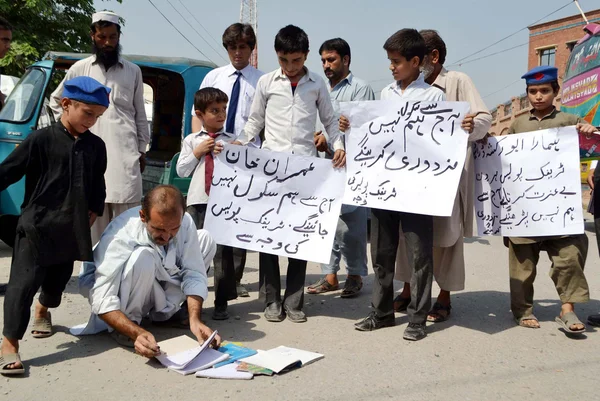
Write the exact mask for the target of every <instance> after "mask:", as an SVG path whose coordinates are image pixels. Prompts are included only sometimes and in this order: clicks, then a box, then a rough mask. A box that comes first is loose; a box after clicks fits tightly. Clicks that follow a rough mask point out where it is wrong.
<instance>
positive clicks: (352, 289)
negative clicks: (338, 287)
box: [340, 277, 363, 298]
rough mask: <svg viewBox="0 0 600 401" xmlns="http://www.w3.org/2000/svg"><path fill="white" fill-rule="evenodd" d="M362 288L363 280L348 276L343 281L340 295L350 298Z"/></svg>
mask: <svg viewBox="0 0 600 401" xmlns="http://www.w3.org/2000/svg"><path fill="white" fill-rule="evenodd" d="M362 288H363V282H362V279H361V280H357V279H355V278H354V277H348V278H347V279H346V283H344V290H343V291H342V294H341V295H340V297H341V298H352V297H354V296H356V295H358V293H359V292H360V290H362Z"/></svg>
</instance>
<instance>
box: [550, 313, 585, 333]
mask: <svg viewBox="0 0 600 401" xmlns="http://www.w3.org/2000/svg"><path fill="white" fill-rule="evenodd" d="M554 321H555V322H556V323H558V325H559V326H560V327H562V328H563V329H564V330H565V331H566V332H567V333H571V334H579V333H583V332H584V331H585V324H583V322H582V321H581V320H579V318H578V317H577V315H576V314H575V312H568V313H565V314H564V315H562V317H561V316H557V317H556V319H554ZM576 324H580V325H582V326H583V328H582V329H579V330H573V329H572V328H571V326H573V325H576Z"/></svg>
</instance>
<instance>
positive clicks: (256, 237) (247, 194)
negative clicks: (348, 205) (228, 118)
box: [204, 145, 345, 263]
mask: <svg viewBox="0 0 600 401" xmlns="http://www.w3.org/2000/svg"><path fill="white" fill-rule="evenodd" d="M344 177H345V176H344V171H343V170H340V169H334V168H333V166H332V163H331V160H325V159H319V158H315V157H305V156H295V155H291V154H286V153H279V152H270V151H266V150H261V149H254V148H249V147H242V146H235V145H225V148H224V150H223V152H222V153H221V154H219V155H218V156H217V157H216V159H215V170H214V174H213V182H212V187H211V192H210V199H209V203H208V209H207V212H206V219H205V222H204V228H205V229H207V230H208V231H210V233H211V234H212V236H213V238H214V239H215V241H216V242H217V243H218V244H222V245H229V246H233V247H236V248H244V249H250V250H253V251H258V252H265V253H271V254H275V255H281V256H288V257H293V258H295V259H302V260H310V261H315V262H322V263H327V262H329V258H330V256H331V247H332V245H333V239H334V237H335V231H336V228H337V223H338V217H339V214H340V208H341V206H342V197H343V193H344V180H345V178H344Z"/></svg>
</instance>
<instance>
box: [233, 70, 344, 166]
mask: <svg viewBox="0 0 600 401" xmlns="http://www.w3.org/2000/svg"><path fill="white" fill-rule="evenodd" d="M305 70H306V74H305V75H304V76H303V77H302V78H301V79H300V81H299V82H298V85H297V86H296V90H295V92H293V93H292V86H291V82H290V79H289V78H288V77H287V76H286V75H285V74H284V73H283V72H282V71H281V69H280V68H278V69H277V70H275V71H273V72H270V73H268V74H265V75H263V76H262V77H261V78H260V79H259V80H258V85H257V86H256V94H255V95H254V101H253V102H252V107H251V109H250V117H249V118H248V122H247V123H246V126H245V127H244V133H245V135H242V136H241V139H242V140H241V142H242V143H243V144H248V142H250V141H251V140H253V139H254V138H255V137H257V136H258V134H259V133H260V131H261V130H262V129H263V128H264V130H265V141H264V143H263V146H262V147H263V149H267V150H273V151H276V152H285V153H293V154H298V155H304V156H317V149H316V148H315V144H314V133H315V126H316V123H317V112H318V115H319V118H320V119H321V122H322V123H323V126H324V127H325V129H326V130H327V133H328V134H329V139H330V142H331V143H332V144H333V149H334V150H338V149H341V150H343V149H344V143H343V139H342V136H341V135H340V132H339V128H338V120H337V118H336V114H335V112H334V109H333V106H332V105H331V98H330V96H329V91H328V89H327V85H326V84H325V81H324V80H323V79H322V78H321V77H320V76H318V75H316V74H314V73H313V72H311V71H309V70H308V69H306V68H305Z"/></svg>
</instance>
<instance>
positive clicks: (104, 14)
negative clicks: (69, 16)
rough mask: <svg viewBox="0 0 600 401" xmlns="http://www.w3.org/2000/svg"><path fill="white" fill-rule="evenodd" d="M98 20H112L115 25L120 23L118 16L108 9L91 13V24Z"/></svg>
mask: <svg viewBox="0 0 600 401" xmlns="http://www.w3.org/2000/svg"><path fill="white" fill-rule="evenodd" d="M100 21H107V22H112V23H113V24H116V25H119V26H120V25H121V24H120V23H119V16H118V15H117V14H115V13H111V12H110V11H100V12H97V13H94V14H92V24H95V23H96V22H100Z"/></svg>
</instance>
